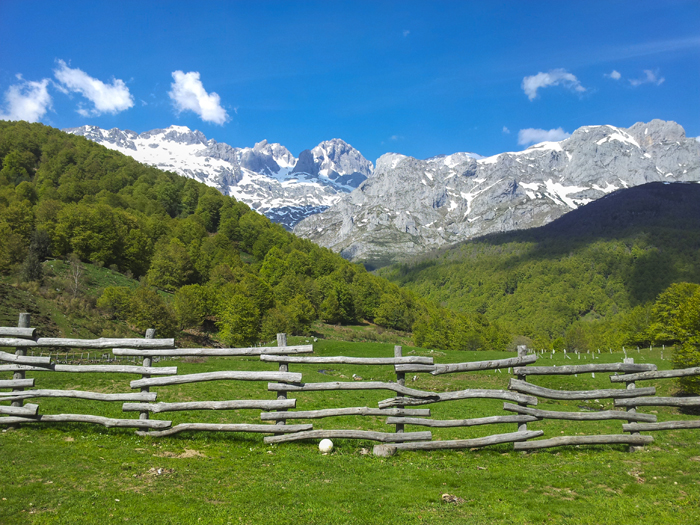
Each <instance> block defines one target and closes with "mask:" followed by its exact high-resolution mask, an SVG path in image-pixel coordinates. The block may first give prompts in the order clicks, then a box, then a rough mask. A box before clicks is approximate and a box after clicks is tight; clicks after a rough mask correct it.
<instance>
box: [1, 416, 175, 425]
mask: <svg viewBox="0 0 700 525" xmlns="http://www.w3.org/2000/svg"><path fill="white" fill-rule="evenodd" d="M17 423H93V424H95V425H102V426H104V427H107V428H167V427H169V426H170V425H171V424H172V421H159V420H156V419H114V418H111V417H102V416H90V415H87V414H56V415H42V416H37V417H33V418H32V417H0V424H1V425H16V424H17Z"/></svg>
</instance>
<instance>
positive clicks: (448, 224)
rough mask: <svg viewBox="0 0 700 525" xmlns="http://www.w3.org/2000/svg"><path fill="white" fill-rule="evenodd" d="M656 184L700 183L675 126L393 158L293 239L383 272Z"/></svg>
mask: <svg viewBox="0 0 700 525" xmlns="http://www.w3.org/2000/svg"><path fill="white" fill-rule="evenodd" d="M658 181H664V182H679V181H694V182H697V181H700V143H699V142H698V141H697V140H695V139H694V138H686V136H685V131H684V130H683V128H682V127H681V126H680V125H678V124H676V123H675V122H665V121H661V120H653V121H651V122H649V123H646V124H645V123H637V124H635V125H634V126H632V127H630V128H617V127H614V126H585V127H582V128H579V129H578V130H576V131H575V132H574V133H573V134H572V135H571V136H570V137H569V138H567V139H565V140H562V141H560V142H543V143H540V144H536V145H534V146H531V147H529V148H527V149H525V150H524V151H519V152H512V153H501V154H499V155H494V156H492V157H487V158H474V156H471V155H467V154H459V153H458V154H454V155H449V156H442V157H435V158H431V159H427V160H418V159H415V158H412V157H407V156H404V155H398V154H395V153H389V154H385V155H383V156H382V157H380V158H379V159H378V160H377V163H376V169H375V171H374V174H373V175H372V177H371V178H369V179H368V180H366V181H365V182H363V183H362V184H361V185H360V186H359V187H358V188H357V189H356V190H353V191H352V192H351V193H349V194H347V195H343V196H342V197H341V199H340V200H339V201H338V202H337V203H335V204H334V205H333V206H332V207H330V208H329V209H328V210H326V211H324V212H323V213H320V214H317V215H313V216H310V217H307V218H306V219H305V220H303V221H301V222H300V223H299V224H297V226H296V227H295V229H294V232H295V233H296V234H298V235H300V236H302V237H306V238H309V239H311V240H312V241H314V242H317V243H318V244H321V245H322V246H326V247H328V248H331V249H333V250H334V251H337V252H340V253H341V254H342V255H343V256H344V257H345V258H347V259H350V260H354V261H357V262H364V263H365V264H366V265H368V266H374V267H379V266H383V265H386V264H388V263H391V262H395V261H399V260H404V259H406V258H409V257H411V256H414V255H417V254H420V253H424V252H427V251H430V250H433V249H436V248H439V247H441V246H446V245H449V244H454V243H457V242H460V241H464V240H467V239H471V238H474V237H478V236H482V235H485V234H489V233H495V232H505V231H511V230H517V229H524V228H532V227H538V226H542V225H544V224H547V223H549V222H551V221H553V220H554V219H556V218H558V217H560V216H562V215H564V214H565V213H567V212H569V211H571V210H575V209H577V208H578V207H579V206H582V205H585V204H587V203H589V202H591V201H594V200H596V199H599V198H601V197H603V196H605V195H608V194H610V193H611V192H614V191H616V190H622V189H624V188H630V187H633V186H638V185H641V184H645V183H648V182H658Z"/></svg>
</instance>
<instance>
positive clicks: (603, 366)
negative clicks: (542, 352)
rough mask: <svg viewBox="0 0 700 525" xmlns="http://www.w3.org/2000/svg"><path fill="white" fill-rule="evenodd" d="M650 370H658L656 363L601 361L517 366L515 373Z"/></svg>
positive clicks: (571, 373)
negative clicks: (587, 363) (580, 363)
mask: <svg viewBox="0 0 700 525" xmlns="http://www.w3.org/2000/svg"><path fill="white" fill-rule="evenodd" d="M649 370H656V365H653V364H634V363H600V364H594V365H564V366H525V367H517V368H515V370H513V373H514V374H515V375H519V376H527V375H538V376H554V375H574V374H587V373H590V372H601V373H605V372H644V371H649Z"/></svg>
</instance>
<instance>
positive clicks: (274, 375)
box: [131, 370, 301, 388]
mask: <svg viewBox="0 0 700 525" xmlns="http://www.w3.org/2000/svg"><path fill="white" fill-rule="evenodd" d="M224 379H227V380H238V381H289V382H294V383H298V382H299V381H301V374H296V373H291V372H286V373H285V372H237V371H230V370H229V371H223V372H204V373H201V374H186V375H181V376H169V377H153V378H150V379H137V380H135V381H132V382H131V388H140V387H143V386H166V385H182V384H185V383H199V382H201V381H220V380H224Z"/></svg>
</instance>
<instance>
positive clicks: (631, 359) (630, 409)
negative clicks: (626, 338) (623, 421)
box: [623, 354, 644, 452]
mask: <svg viewBox="0 0 700 525" xmlns="http://www.w3.org/2000/svg"><path fill="white" fill-rule="evenodd" d="M625 355H626V354H625ZM623 362H624V363H627V364H634V357H625V359H624V361H623ZM625 385H626V387H627V390H634V389H635V388H637V385H636V384H635V382H634V381H625ZM627 412H630V413H632V414H635V413H636V412H637V407H633V406H630V407H627ZM627 423H628V424H629V423H634V420H629V419H628V420H627ZM635 434H636V435H639V432H630V435H635ZM643 448H644V447H636V446H634V445H630V448H629V451H630V452H635V451H637V450H642V449H643Z"/></svg>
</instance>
